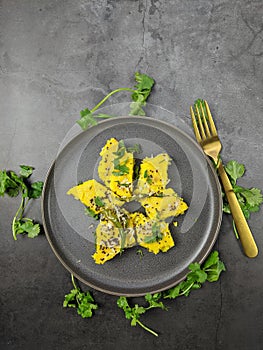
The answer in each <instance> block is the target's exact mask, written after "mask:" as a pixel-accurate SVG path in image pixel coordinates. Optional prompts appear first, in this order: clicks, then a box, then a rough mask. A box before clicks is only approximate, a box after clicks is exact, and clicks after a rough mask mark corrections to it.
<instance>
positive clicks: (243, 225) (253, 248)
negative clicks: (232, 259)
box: [218, 161, 258, 258]
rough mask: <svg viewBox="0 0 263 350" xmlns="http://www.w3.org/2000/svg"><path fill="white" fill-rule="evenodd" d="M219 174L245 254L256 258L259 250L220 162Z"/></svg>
mask: <svg viewBox="0 0 263 350" xmlns="http://www.w3.org/2000/svg"><path fill="white" fill-rule="evenodd" d="M218 173H219V176H220V178H221V181H222V184H223V187H224V190H225V194H226V197H227V200H228V203H229V206H230V210H231V214H232V216H233V219H234V222H235V225H236V228H237V232H238V234H239V238H240V242H241V244H242V247H243V250H244V253H245V254H246V256H248V257H249V258H254V257H256V256H257V255H258V248H257V245H256V243H255V240H254V238H253V235H252V233H251V231H250V228H249V226H248V224H247V221H246V218H245V216H244V214H243V212H242V209H241V208H240V205H239V203H238V200H237V197H236V195H235V193H234V190H233V187H232V185H231V182H230V180H229V178H228V176H227V174H226V172H225V169H224V166H223V164H222V162H221V161H220V162H219V165H218Z"/></svg>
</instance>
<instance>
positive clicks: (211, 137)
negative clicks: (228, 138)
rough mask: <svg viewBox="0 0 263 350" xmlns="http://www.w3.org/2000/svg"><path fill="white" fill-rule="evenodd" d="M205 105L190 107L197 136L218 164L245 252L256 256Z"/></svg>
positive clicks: (256, 249) (204, 148) (252, 239)
mask: <svg viewBox="0 0 263 350" xmlns="http://www.w3.org/2000/svg"><path fill="white" fill-rule="evenodd" d="M204 105H205V108H204V107H203V106H202V103H200V105H198V107H199V106H200V108H197V107H196V108H195V110H196V113H194V110H193V108H192V106H191V107H190V113H191V117H192V122H193V128H194V133H195V137H196V139H197V142H198V143H199V144H200V145H201V147H202V149H203V151H204V153H205V154H206V155H207V156H209V157H211V158H212V159H213V160H214V162H215V164H216V166H217V169H218V174H219V176H220V179H221V182H222V184H223V187H224V190H225V194H226V197H227V200H228V203H229V206H230V210H231V214H232V216H233V219H234V222H235V226H236V228H237V232H238V234H239V238H240V242H241V244H242V247H243V250H244V253H245V254H246V255H247V256H248V257H250V258H254V257H256V256H257V254H258V248H257V245H256V243H255V240H254V238H253V235H252V233H251V231H250V228H249V226H248V224H247V221H246V219H245V217H244V214H243V212H242V210H241V208H240V205H239V203H238V200H237V197H236V195H235V193H234V191H233V188H232V185H231V182H230V180H229V178H228V176H227V174H226V172H225V169H224V166H223V164H222V162H221V160H220V158H219V153H220V150H221V148H222V144H221V142H220V140H219V138H218V135H217V131H216V127H215V124H214V121H213V118H212V115H211V112H210V109H209V106H208V103H207V102H206V101H204ZM205 112H206V113H205Z"/></svg>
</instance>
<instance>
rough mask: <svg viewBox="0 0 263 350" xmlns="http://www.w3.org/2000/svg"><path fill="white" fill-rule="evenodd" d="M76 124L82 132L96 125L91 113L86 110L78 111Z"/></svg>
mask: <svg viewBox="0 0 263 350" xmlns="http://www.w3.org/2000/svg"><path fill="white" fill-rule="evenodd" d="M77 123H78V124H79V126H80V127H81V129H82V130H86V129H88V127H90V126H93V125H96V124H97V121H96V119H95V118H94V117H93V115H92V112H91V111H90V110H89V109H88V108H86V109H83V110H82V111H80V119H79V120H77Z"/></svg>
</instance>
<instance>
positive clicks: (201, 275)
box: [164, 251, 226, 299]
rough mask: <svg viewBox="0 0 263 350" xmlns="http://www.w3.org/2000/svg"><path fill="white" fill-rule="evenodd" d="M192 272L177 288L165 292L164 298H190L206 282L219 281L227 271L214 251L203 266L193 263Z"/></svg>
mask: <svg viewBox="0 0 263 350" xmlns="http://www.w3.org/2000/svg"><path fill="white" fill-rule="evenodd" d="M189 270H190V272H189V273H188V274H187V276H186V279H185V280H183V281H182V282H180V283H179V284H178V285H177V286H175V287H173V288H171V289H169V290H168V291H166V292H165V296H164V298H169V299H175V298H177V297H179V296H182V295H184V296H188V295H189V294H190V292H191V291H192V290H194V289H199V288H201V286H202V284H203V283H204V282H205V281H208V282H215V281H217V280H218V279H219V277H220V274H221V272H222V271H225V270H226V268H225V265H224V263H223V262H222V261H221V260H220V259H219V255H218V252H217V251H213V252H212V253H211V254H210V255H209V256H208V258H207V259H206V261H205V262H204V263H203V265H200V264H199V263H192V264H190V265H189Z"/></svg>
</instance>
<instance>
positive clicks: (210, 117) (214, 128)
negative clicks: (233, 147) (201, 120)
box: [204, 101, 217, 136]
mask: <svg viewBox="0 0 263 350" xmlns="http://www.w3.org/2000/svg"><path fill="white" fill-rule="evenodd" d="M204 102H205V108H206V111H207V116H208V121H209V124H210V129H211V133H212V135H213V136H217V131H216V127H215V123H214V121H213V118H212V114H211V112H210V108H209V106H208V103H207V102H206V101H204Z"/></svg>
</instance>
